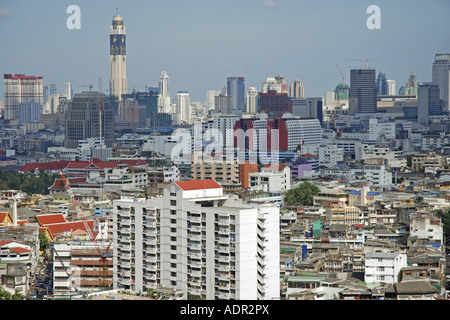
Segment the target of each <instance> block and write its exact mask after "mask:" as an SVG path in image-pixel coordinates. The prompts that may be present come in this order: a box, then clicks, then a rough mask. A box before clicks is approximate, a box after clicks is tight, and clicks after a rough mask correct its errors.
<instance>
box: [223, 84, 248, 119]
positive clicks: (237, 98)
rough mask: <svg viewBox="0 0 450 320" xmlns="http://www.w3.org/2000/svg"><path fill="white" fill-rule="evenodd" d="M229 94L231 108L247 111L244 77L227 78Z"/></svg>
mask: <svg viewBox="0 0 450 320" xmlns="http://www.w3.org/2000/svg"><path fill="white" fill-rule="evenodd" d="M227 95H228V96H231V110H232V111H233V112H236V111H242V112H243V111H245V79H244V77H228V78H227Z"/></svg>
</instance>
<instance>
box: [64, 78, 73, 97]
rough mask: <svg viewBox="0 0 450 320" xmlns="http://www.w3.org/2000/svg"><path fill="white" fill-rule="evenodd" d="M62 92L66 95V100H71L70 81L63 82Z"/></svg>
mask: <svg viewBox="0 0 450 320" xmlns="http://www.w3.org/2000/svg"><path fill="white" fill-rule="evenodd" d="M64 94H65V96H66V97H67V99H68V100H72V98H73V91H72V84H71V83H70V82H66V83H65V84H64Z"/></svg>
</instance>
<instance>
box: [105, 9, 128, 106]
mask: <svg viewBox="0 0 450 320" xmlns="http://www.w3.org/2000/svg"><path fill="white" fill-rule="evenodd" d="M125 36H126V28H125V26H124V25H123V19H122V17H121V16H119V15H118V14H117V13H116V15H115V16H114V17H113V21H112V26H111V28H110V63H111V79H110V80H109V86H110V93H111V95H113V96H115V97H116V98H117V99H119V101H121V100H122V94H126V93H127V56H126V41H125Z"/></svg>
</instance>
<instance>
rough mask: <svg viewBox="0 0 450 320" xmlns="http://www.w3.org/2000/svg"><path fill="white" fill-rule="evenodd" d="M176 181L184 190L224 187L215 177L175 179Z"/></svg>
mask: <svg viewBox="0 0 450 320" xmlns="http://www.w3.org/2000/svg"><path fill="white" fill-rule="evenodd" d="M175 183H176V184H177V185H178V186H179V187H180V188H181V189H183V190H184V191H188V190H199V189H216V188H222V186H221V185H220V184H218V183H217V182H216V181H214V180H213V179H201V180H186V181H175Z"/></svg>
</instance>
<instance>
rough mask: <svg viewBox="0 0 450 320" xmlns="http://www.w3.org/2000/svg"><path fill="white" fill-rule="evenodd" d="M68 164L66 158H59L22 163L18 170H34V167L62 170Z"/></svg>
mask: <svg viewBox="0 0 450 320" xmlns="http://www.w3.org/2000/svg"><path fill="white" fill-rule="evenodd" d="M68 164H69V161H67V160H59V161H50V162H32V163H28V164H26V165H24V166H23V167H22V168H20V170H19V171H21V172H30V171H34V170H36V169H38V170H41V169H43V170H45V171H50V170H62V169H64V168H65V167H67V165H68Z"/></svg>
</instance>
